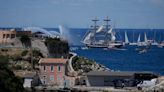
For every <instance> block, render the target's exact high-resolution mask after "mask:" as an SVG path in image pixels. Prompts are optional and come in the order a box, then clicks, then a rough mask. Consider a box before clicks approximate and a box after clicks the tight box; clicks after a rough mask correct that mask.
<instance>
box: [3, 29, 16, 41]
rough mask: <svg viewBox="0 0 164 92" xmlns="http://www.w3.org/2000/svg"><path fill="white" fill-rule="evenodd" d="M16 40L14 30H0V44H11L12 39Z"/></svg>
mask: <svg viewBox="0 0 164 92" xmlns="http://www.w3.org/2000/svg"><path fill="white" fill-rule="evenodd" d="M14 38H16V30H15V29H11V30H0V44H10V43H13V41H14V40H13V39H14Z"/></svg>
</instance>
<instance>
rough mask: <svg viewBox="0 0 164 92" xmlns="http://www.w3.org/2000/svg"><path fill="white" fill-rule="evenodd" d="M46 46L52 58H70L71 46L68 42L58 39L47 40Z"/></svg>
mask: <svg viewBox="0 0 164 92" xmlns="http://www.w3.org/2000/svg"><path fill="white" fill-rule="evenodd" d="M45 45H46V46H47V48H48V51H49V54H50V57H57V58H59V57H65V58H66V57H68V53H69V45H68V42H66V41H61V40H60V39H58V38H47V39H46V40H45Z"/></svg>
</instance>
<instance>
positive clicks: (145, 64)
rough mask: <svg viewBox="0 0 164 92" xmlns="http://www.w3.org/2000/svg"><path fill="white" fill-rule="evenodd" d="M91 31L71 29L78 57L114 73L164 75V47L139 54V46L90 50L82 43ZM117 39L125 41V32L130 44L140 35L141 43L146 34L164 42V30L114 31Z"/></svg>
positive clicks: (74, 50)
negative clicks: (89, 60)
mask: <svg viewBox="0 0 164 92" xmlns="http://www.w3.org/2000/svg"><path fill="white" fill-rule="evenodd" d="M88 30H89V29H80V28H79V29H78V28H77V29H70V34H69V35H71V37H72V38H71V39H72V40H71V41H72V44H71V45H70V46H71V49H72V51H73V52H75V53H77V54H78V56H82V57H87V58H89V59H92V60H94V61H96V62H97V63H99V64H102V65H105V66H106V67H108V68H109V69H112V70H114V71H136V72H139V71H147V72H154V73H156V74H159V75H164V47H163V48H159V47H157V46H151V47H150V49H148V51H147V52H146V53H142V54H141V53H139V51H138V50H137V49H138V48H141V47H137V46H124V47H122V48H121V49H102V48H89V49H86V48H85V45H84V44H82V43H81V40H82V39H83V37H84V35H85V33H86V32H87V31H88ZM114 31H115V32H116V37H117V38H118V39H119V40H122V41H124V39H125V37H124V35H125V32H127V35H128V38H129V41H130V42H136V41H137V39H138V35H139V34H140V36H141V41H143V40H144V34H145V33H146V34H147V38H148V39H149V40H154V39H155V41H157V42H161V41H164V29H114Z"/></svg>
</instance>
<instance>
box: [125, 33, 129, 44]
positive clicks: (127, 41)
mask: <svg viewBox="0 0 164 92" xmlns="http://www.w3.org/2000/svg"><path fill="white" fill-rule="evenodd" d="M125 44H129V39H128V35H127V32H125Z"/></svg>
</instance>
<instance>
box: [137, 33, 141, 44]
mask: <svg viewBox="0 0 164 92" xmlns="http://www.w3.org/2000/svg"><path fill="white" fill-rule="evenodd" d="M141 45H142V42H141V36H140V34H139V35H138V39H137V46H141Z"/></svg>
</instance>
